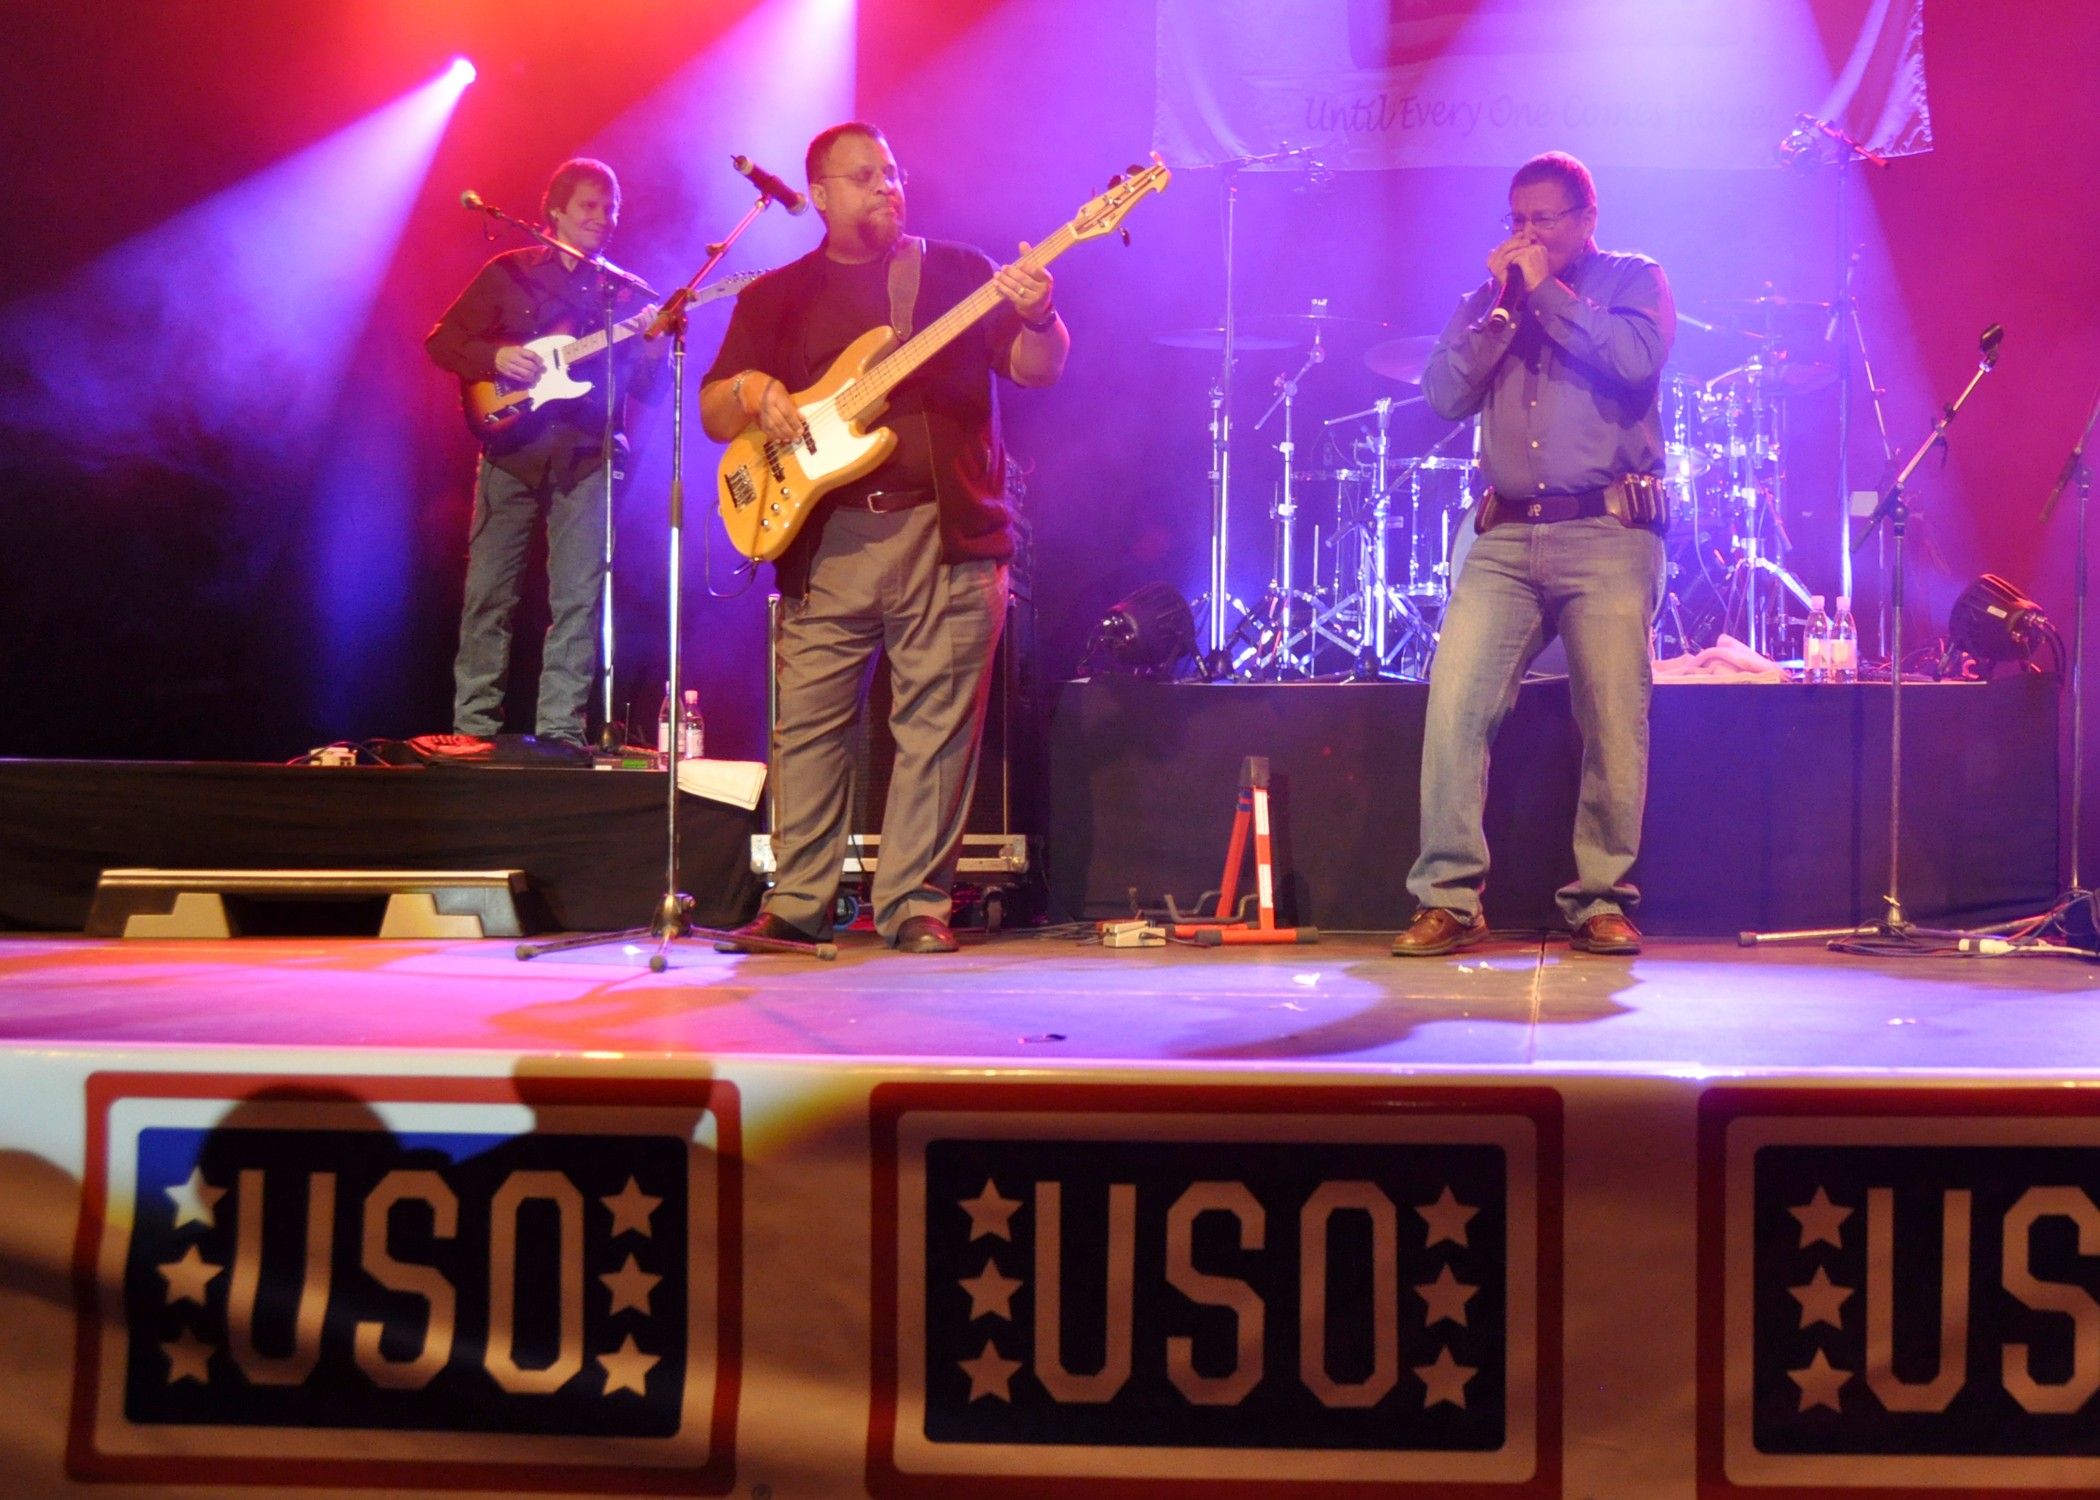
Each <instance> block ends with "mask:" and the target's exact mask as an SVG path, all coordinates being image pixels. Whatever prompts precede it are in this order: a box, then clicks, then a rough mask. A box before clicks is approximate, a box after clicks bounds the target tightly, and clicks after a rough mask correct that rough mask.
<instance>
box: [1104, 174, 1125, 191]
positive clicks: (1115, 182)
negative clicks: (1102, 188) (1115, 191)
mask: <svg viewBox="0 0 2100 1500" xmlns="http://www.w3.org/2000/svg"><path fill="white" fill-rule="evenodd" d="M1108 185H1109V187H1111V188H1119V187H1121V186H1122V185H1123V174H1122V173H1121V172H1118V173H1116V175H1115V176H1113V177H1111V178H1109V179H1108Z"/></svg>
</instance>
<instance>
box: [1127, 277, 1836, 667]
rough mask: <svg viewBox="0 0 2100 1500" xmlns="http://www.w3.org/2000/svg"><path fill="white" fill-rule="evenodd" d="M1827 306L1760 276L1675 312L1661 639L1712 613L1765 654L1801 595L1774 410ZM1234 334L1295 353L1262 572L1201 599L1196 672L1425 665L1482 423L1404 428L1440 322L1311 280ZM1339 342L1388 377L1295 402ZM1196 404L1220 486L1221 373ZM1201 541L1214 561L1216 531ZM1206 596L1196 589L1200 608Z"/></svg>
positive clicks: (1809, 363) (1283, 398)
mask: <svg viewBox="0 0 2100 1500" xmlns="http://www.w3.org/2000/svg"><path fill="white" fill-rule="evenodd" d="M1829 311H1830V304H1829V303H1827V302H1802V301H1798V300H1794V299H1790V298H1786V297H1783V296H1780V295H1778V294H1776V293H1774V292H1772V291H1771V290H1770V289H1769V288H1768V289H1767V290H1766V292H1765V293H1764V294H1763V295H1761V296H1758V297H1754V298H1750V299H1747V300H1743V301H1737V302H1713V303H1708V304H1705V305H1704V306H1702V307H1701V309H1700V312H1701V314H1702V315H1703V316H1692V315H1690V314H1680V324H1681V326H1682V329H1683V330H1684V332H1685V337H1682V338H1680V342H1679V346H1678V354H1679V363H1678V365H1677V366H1674V367H1672V368H1669V369H1666V370H1665V372H1664V375H1663V380H1662V389H1661V406H1662V418H1663V438H1664V455H1665V458H1664V461H1665V466H1666V477H1667V480H1668V483H1669V485H1670V488H1671V491H1672V494H1673V500H1674V502H1675V503H1674V505H1673V511H1674V513H1675V516H1676V520H1675V521H1674V523H1673V525H1672V527H1671V531H1670V535H1669V539H1668V544H1669V575H1670V581H1669V587H1668V590H1667V596H1666V599H1665V604H1664V608H1663V611H1662V617H1661V619H1660V620H1659V621H1658V622H1657V626H1656V649H1657V652H1658V654H1659V655H1676V654H1679V653H1682V652H1692V651H1697V650H1699V649H1701V648H1703V647H1705V646H1710V645H1712V644H1714V643H1715V641H1716V640H1717V639H1718V638H1719V636H1720V635H1722V634H1723V633H1727V634H1730V635H1733V636H1735V637H1736V638H1737V639H1738V640H1740V641H1742V642H1743V643H1744V644H1746V645H1748V646H1750V647H1751V648H1752V649H1754V650H1756V651H1759V652H1761V653H1764V654H1765V655H1767V656H1771V657H1773V658H1775V659H1777V658H1779V657H1782V656H1783V655H1785V654H1786V653H1787V651H1788V642H1789V641H1790V640H1791V639H1792V634H1791V632H1792V629H1793V627H1794V626H1795V625H1796V624H1797V623H1798V622H1799V621H1800V620H1801V619H1802V618H1803V617H1804V616H1805V615H1806V613H1807V610H1808V604H1809V598H1810V595H1809V591H1808V589H1807V588H1806V587H1805V586H1804V585H1803V584H1802V582H1801V580H1800V579H1799V578H1798V577H1796V576H1795V574H1794V572H1793V571H1792V570H1790V569H1789V567H1788V565H1787V558H1788V554H1789V553H1790V552H1791V551H1792V548H1793V541H1792V538H1791V537H1790V536H1789V535H1788V531H1787V526H1786V519H1785V517H1786V514H1787V501H1788V495H1787V488H1788V475H1787V456H1788V426H1789V420H1790V412H1791V411H1792V409H1793V408H1794V407H1795V405H1796V403H1797V402H1798V401H1799V399H1800V398H1803V397H1807V396H1811V395H1814V394H1816V393H1818V392H1821V391H1823V390H1825V389H1827V388H1828V387H1829V386H1830V385H1831V384H1832V383H1833V382H1834V381H1835V379H1836V373H1835V371H1834V369H1833V368H1832V366H1831V365H1830V364H1829V363H1827V362H1826V361H1825V360H1824V359H1822V358H1819V357H1818V356H1819V355H1821V354H1822V352H1823V347H1822V346H1823V344H1824V343H1825V340H1824V339H1822V338H1818V337H1816V335H1819V334H1822V333H1823V329H1822V328H1821V327H1820V326H1818V327H1817V328H1816V329H1815V330H1814V332H1813V333H1809V332H1806V331H1804V330H1803V328H1802V322H1803V317H1804V315H1806V316H1808V317H1809V318H1811V319H1812V320H1813V321H1815V322H1816V323H1817V324H1818V325H1820V324H1821V322H1822V321H1824V320H1825V319H1827V317H1828V314H1829ZM1155 342H1156V343H1159V344H1162V345H1165V346H1167V347H1170V348H1176V349H1187V350H1193V351H1199V352H1205V353H1210V354H1213V355H1215V354H1218V353H1219V352H1221V351H1222V350H1223V349H1224V348H1225V346H1226V335H1225V332H1224V330H1222V329H1218V328H1199V329H1188V330H1181V331H1176V332H1171V333H1163V334H1159V335H1157V336H1156V337H1155ZM1688 345H1689V347H1688ZM1230 346H1231V350H1232V352H1233V355H1234V358H1235V360H1237V358H1238V357H1239V356H1242V355H1257V356H1263V357H1265V358H1267V359H1269V360H1270V361H1272V362H1275V363H1282V362H1284V361H1286V360H1288V359H1292V358H1295V359H1297V360H1298V361H1299V363H1298V364H1297V367H1296V369H1295V370H1291V371H1289V372H1287V373H1280V374H1278V375H1277V376H1276V377H1275V382H1274V389H1275V395H1274V399H1273V400H1272V401H1271V403H1270V405H1269V408H1268V410H1267V411H1265V412H1264V413H1263V414H1262V415H1261V417H1260V419H1259V420H1258V421H1256V422H1255V423H1254V425H1253V430H1254V431H1255V432H1256V433H1259V434H1262V435H1263V440H1264V442H1265V444H1266V445H1267V446H1268V447H1269V448H1270V449H1271V450H1272V451H1273V452H1274V454H1275V455H1276V461H1275V463H1274V467H1273V468H1272V469H1271V470H1270V472H1269V474H1268V475H1267V476H1266V477H1267V481H1268V488H1269V491H1270V503H1269V521H1270V529H1271V543H1272V551H1271V572H1270V577H1269V580H1268V583H1267V585H1266V587H1265V588H1264V589H1263V590H1262V592H1261V594H1260V595H1259V597H1257V598H1256V599H1254V600H1253V601H1252V602H1251V603H1242V602H1241V601H1240V600H1238V599H1229V600H1228V601H1227V602H1228V604H1229V608H1228V609H1226V610H1224V611H1222V612H1220V611H1213V613H1212V618H1213V619H1214V620H1218V621H1229V622H1231V623H1230V624H1229V626H1224V625H1221V626H1220V629H1221V632H1222V633H1221V636H1220V638H1219V639H1217V640H1213V641H1210V642H1207V643H1206V645H1207V646H1208V650H1207V651H1206V653H1205V660H1204V664H1203V666H1204V673H1205V675H1206V676H1208V677H1212V678H1241V679H1251V680H1266V681H1305V680H1342V679H1351V680H1355V679H1374V678H1381V677H1392V678H1401V679H1413V680H1420V679H1424V678H1426V677H1427V676H1428V672H1429V661H1430V658H1431V656H1432V655H1433V654H1434V653H1435V650H1436V635H1437V629H1438V626H1439V624H1440V623H1441V621H1442V618H1443V613H1444V609H1445V606H1446V605H1447V604H1448V603H1449V601H1450V597H1451V587H1452V584H1453V582H1454V581H1455V579H1456V578H1457V576H1458V570H1459V568H1460V567H1461V566H1462V564H1463V562H1464V557H1465V551H1466V548H1467V546H1468V544H1469V543H1470V540H1471V537H1472V528H1471V523H1470V519H1469V513H1470V511H1471V509H1472V507H1473V505H1474V503H1475V501H1476V500H1477V499H1478V497H1479V495H1480V493H1481V491H1482V490H1483V489H1484V488H1485V481H1484V480H1482V479H1481V478H1480V466H1479V454H1478V442H1479V439H1478V431H1477V426H1478V424H1477V423H1474V422H1471V421H1468V422H1465V423H1461V424H1458V425H1456V426H1450V427H1447V428H1445V429H1444V430H1443V433H1442V435H1441V436H1440V437H1437V438H1436V439H1435V440H1434V441H1428V442H1424V441H1422V440H1421V439H1420V438H1419V436H1416V435H1418V434H1419V433H1420V432H1421V431H1422V429H1423V428H1424V426H1425V425H1427V424H1424V423H1423V422H1421V421H1420V420H1412V421H1409V420H1404V418H1405V417H1412V416H1415V415H1416V414H1415V413H1414V412H1412V411H1411V410H1410V409H1411V408H1418V407H1425V406H1426V402H1425V398H1424V397H1423V396H1422V395H1421V394H1420V385H1421V381H1422V377H1423V374H1424V372H1425V370H1426V369H1427V367H1428V363H1429V356H1430V353H1431V351H1432V350H1433V349H1434V348H1435V347H1436V339H1435V337H1434V336H1431V335H1403V336H1400V337H1394V336H1392V330H1391V329H1389V328H1388V327H1387V326H1386V325H1385V324H1383V323H1379V322H1376V321H1374V320H1371V319H1364V318H1350V317H1343V316H1339V315H1336V314H1334V313H1332V312H1330V311H1329V309H1328V305H1327V303H1326V302H1325V301H1324V300H1320V299H1315V300H1314V301H1313V302H1312V304H1311V306H1310V309H1309V310H1308V311H1307V312H1304V313H1289V314H1272V315H1267V316H1250V317H1248V318H1246V319H1245V320H1244V327H1243V328H1240V329H1235V330H1234V332H1233V334H1232V336H1231V339H1230ZM1338 354H1339V355H1342V356H1344V357H1345V358H1346V360H1347V362H1348V363H1350V364H1353V365H1354V366H1355V367H1356V369H1357V370H1359V371H1362V372H1367V373H1368V374H1369V375H1371V376H1374V377H1377V380H1378V381H1379V382H1382V384H1380V385H1379V386H1378V387H1377V388H1378V389H1379V390H1381V391H1382V392H1385V394H1379V395H1378V396H1377V397H1376V398H1375V399H1373V400H1372V401H1371V403H1370V404H1369V405H1368V406H1363V407H1361V408H1360V409H1358V410H1353V411H1348V412H1344V413H1342V414H1340V415H1338V416H1320V415H1317V414H1315V415H1314V416H1313V417H1312V418H1311V420H1310V421H1309V420H1308V416H1307V413H1306V412H1305V411H1304V410H1303V408H1304V405H1305V402H1304V400H1303V395H1304V386H1305V383H1306V380H1307V377H1308V376H1309V375H1310V374H1311V373H1312V371H1313V370H1314V369H1315V368H1316V367H1318V366H1321V365H1323V364H1326V363H1328V362H1329V361H1330V360H1332V359H1334V358H1335V356H1337V355H1338ZM1279 357H1280V358H1279ZM1705 371H1712V373H1704V372H1705ZM1211 405H1212V424H1211V425H1212V437H1213V466H1212V474H1211V479H1212V483H1213V486H1214V488H1215V487H1218V486H1219V484H1220V481H1221V477H1222V476H1223V475H1224V474H1225V472H1226V470H1227V467H1228V465H1229V463H1230V458H1229V456H1228V455H1227V453H1226V452H1224V451H1223V450H1224V448H1225V446H1226V441H1227V439H1228V438H1229V431H1225V432H1221V429H1224V428H1227V427H1228V426H1229V419H1228V418H1227V416H1226V415H1225V410H1224V408H1225V402H1224V398H1223V396H1222V394H1221V391H1220V388H1219V386H1218V385H1214V386H1213V387H1212V391H1211ZM1430 430H1431V431H1434V430H1435V428H1434V427H1433V426H1432V427H1431V428H1430ZM1308 433H1310V434H1311V436H1312V440H1311V441H1310V442H1308V441H1307V440H1306V439H1307V434H1308ZM1413 450H1419V451H1413ZM1265 467H1266V465H1265ZM1213 545H1214V549H1215V550H1214V564H1215V561H1216V558H1217V557H1218V556H1220V555H1222V551H1221V548H1220V544H1218V543H1216V542H1214V544H1213ZM1203 614H1204V609H1203V607H1202V606H1201V605H1199V606H1198V608H1197V616H1198V618H1199V620H1200V619H1201V618H1202V617H1203Z"/></svg>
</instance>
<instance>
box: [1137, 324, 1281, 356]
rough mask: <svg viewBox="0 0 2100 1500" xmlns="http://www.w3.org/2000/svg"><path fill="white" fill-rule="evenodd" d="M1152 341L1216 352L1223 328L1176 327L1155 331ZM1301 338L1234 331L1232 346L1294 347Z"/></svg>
mask: <svg viewBox="0 0 2100 1500" xmlns="http://www.w3.org/2000/svg"><path fill="white" fill-rule="evenodd" d="M1152 342H1153V343H1155V344H1164V345H1166V347H1167V348H1169V349H1199V350H1201V351H1203V352H1204V353H1206V354H1217V353H1219V352H1221V351H1222V350H1223V349H1224V348H1225V330H1224V329H1222V328H1177V329H1175V330H1173V331H1172V332H1171V333H1155V334H1153V335H1152ZM1304 342H1305V340H1304V339H1302V338H1295V339H1279V338H1266V337H1263V336H1262V335H1260V334H1252V333H1234V334H1233V336H1232V347H1233V348H1234V349H1237V350H1241V351H1244V352H1247V353H1254V352H1258V351H1260V350H1263V349H1294V348H1296V347H1297V346H1298V345H1300V344H1302V343H1304Z"/></svg>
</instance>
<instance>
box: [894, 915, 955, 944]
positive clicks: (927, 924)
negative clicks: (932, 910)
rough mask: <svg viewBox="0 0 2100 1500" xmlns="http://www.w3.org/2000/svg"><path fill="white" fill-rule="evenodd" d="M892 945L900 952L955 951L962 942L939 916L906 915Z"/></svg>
mask: <svg viewBox="0 0 2100 1500" xmlns="http://www.w3.org/2000/svg"><path fill="white" fill-rule="evenodd" d="M891 946H892V947H894V948H895V949H896V950H897V951H898V952H899V953H953V952H955V951H956V949H958V948H960V947H961V946H962V944H961V943H958V942H957V941H956V940H955V934H954V933H953V932H950V931H949V930H948V924H947V923H946V922H943V921H942V920H941V919H940V918H939V917H906V918H905V919H904V925H903V926H901V927H899V928H898V929H897V937H896V940H895V941H894V942H893V943H892V944H891Z"/></svg>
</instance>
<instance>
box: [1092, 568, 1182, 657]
mask: <svg viewBox="0 0 2100 1500" xmlns="http://www.w3.org/2000/svg"><path fill="white" fill-rule="evenodd" d="M1195 654H1196V615H1195V611H1194V610H1192V609H1191V608H1190V607H1189V601H1188V598H1187V596H1185V595H1184V594H1183V593H1182V592H1181V590H1180V589H1177V588H1176V587H1174V585H1173V584H1171V583H1148V584H1146V585H1145V586H1144V587H1143V588H1141V589H1139V590H1138V591H1137V592H1136V593H1134V594H1132V595H1131V596H1130V597H1129V598H1127V599H1123V600H1121V601H1119V602H1118V603H1116V604H1115V605H1113V606H1112V607H1111V608H1110V609H1109V611H1108V613H1107V614H1106V615H1105V616H1104V617H1103V618H1102V621H1101V623H1100V624H1099V625H1096V626H1095V627H1094V635H1093V639H1092V640H1091V641H1089V642H1088V643H1087V653H1086V659H1087V663H1088V665H1089V666H1095V665H1107V666H1113V667H1117V668H1120V669H1121V670H1123V671H1126V672H1133V673H1136V674H1137V675H1139V676H1141V677H1156V676H1159V675H1161V674H1163V673H1166V672H1168V671H1170V670H1171V669H1172V668H1173V667H1174V666H1176V665H1177V664H1178V663H1180V662H1183V661H1186V660H1188V659H1189V658H1190V657H1192V656H1194V655H1195Z"/></svg>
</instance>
